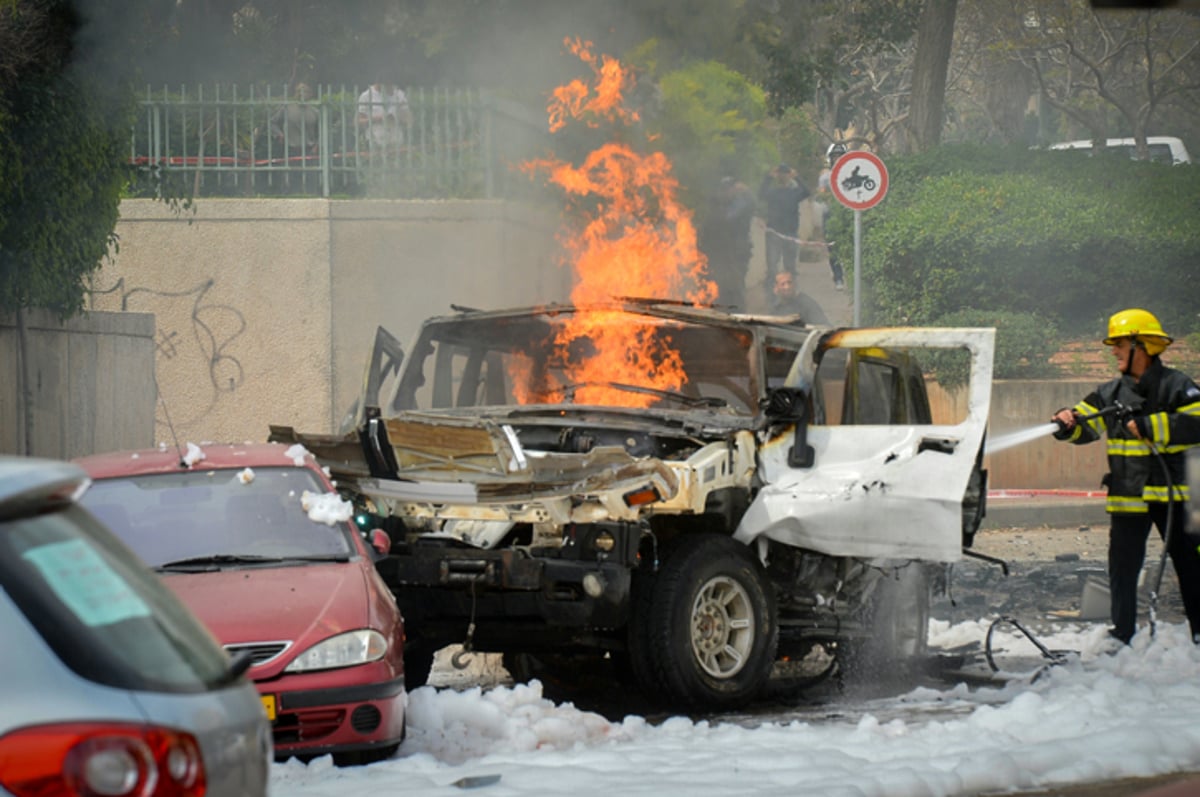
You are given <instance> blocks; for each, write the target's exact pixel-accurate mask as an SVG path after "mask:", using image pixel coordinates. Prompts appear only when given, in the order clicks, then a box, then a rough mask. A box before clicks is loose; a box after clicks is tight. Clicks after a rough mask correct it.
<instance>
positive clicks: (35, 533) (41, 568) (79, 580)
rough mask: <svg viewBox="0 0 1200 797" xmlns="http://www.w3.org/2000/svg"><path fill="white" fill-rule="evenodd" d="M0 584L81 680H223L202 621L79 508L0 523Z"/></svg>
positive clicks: (156, 683) (169, 687)
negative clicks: (201, 623)
mask: <svg viewBox="0 0 1200 797" xmlns="http://www.w3.org/2000/svg"><path fill="white" fill-rule="evenodd" d="M0 589H2V590H3V591H4V592H5V593H7V594H8V595H9V596H10V597H11V598H12V599H13V601H14V602H15V603H16V604H17V605H18V606H19V607H20V608H21V611H22V613H23V614H24V615H25V617H26V618H27V619H28V620H29V622H30V623H31V624H32V625H33V627H34V628H36V629H37V630H38V632H39V633H40V634H41V636H42V638H43V639H45V640H46V643H47V644H48V645H49V646H50V647H51V648H53V649H54V650H55V652H56V653H57V654H58V656H59V658H60V659H61V660H62V661H63V663H64V664H66V665H67V666H68V667H70V668H71V669H72V670H74V671H75V672H76V673H77V674H78V675H80V676H81V677H83V678H87V679H89V680H91V681H95V682H97V683H103V684H107V685H109V686H113V687H116V688H120V689H135V690H149V691H160V692H196V691H201V690H204V689H208V688H215V687H219V686H223V685H225V684H226V683H228V681H229V677H230V676H229V659H228V658H227V657H226V655H225V654H224V652H223V651H222V650H221V649H220V647H218V646H217V644H216V643H215V642H214V641H213V639H212V637H211V636H210V635H209V634H208V632H207V631H206V630H205V629H204V627H203V626H201V625H200V623H199V622H198V621H197V620H196V619H195V618H194V617H193V616H192V615H191V614H190V613H189V612H188V611H187V610H186V609H185V608H184V607H183V605H182V604H181V603H180V602H179V601H178V599H176V598H175V596H174V595H173V594H171V593H170V592H169V591H168V590H167V589H166V588H165V587H164V586H163V584H162V582H160V581H159V579H157V578H155V577H154V574H153V573H151V572H150V571H148V570H146V569H145V567H144V566H143V565H142V564H141V563H140V562H138V561H137V560H136V559H134V558H133V557H132V556H131V555H130V554H129V551H128V549H127V548H126V547H125V546H123V545H121V544H120V542H119V541H118V540H117V539H115V538H114V537H113V536H112V534H110V533H109V532H108V530H107V529H105V528H103V527H102V526H101V525H100V524H99V523H97V522H96V520H95V519H94V518H93V517H92V516H91V515H89V514H88V513H87V512H84V511H83V510H81V509H79V508H78V507H77V506H70V507H66V508H64V509H61V510H59V511H56V512H46V513H41V514H37V515H34V516H31V517H22V518H16V519H10V520H7V521H3V522H0ZM2 632H3V629H0V633H2Z"/></svg>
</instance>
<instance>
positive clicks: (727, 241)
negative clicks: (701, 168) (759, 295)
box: [699, 177, 758, 309]
mask: <svg viewBox="0 0 1200 797" xmlns="http://www.w3.org/2000/svg"><path fill="white" fill-rule="evenodd" d="M757 204H758V203H757V200H756V199H755V197H754V192H753V191H751V190H750V188H749V186H747V185H746V184H745V183H743V182H741V181H740V180H738V179H737V178H735V177H723V178H721V183H720V185H719V186H718V187H717V190H716V193H715V194H713V196H712V198H711V201H710V204H709V207H708V212H707V215H706V218H705V223H704V226H703V228H702V229H701V230H700V241H699V244H700V250H701V251H702V252H704V256H705V257H706V258H707V260H708V273H709V276H711V277H712V278H713V280H714V281H715V282H716V283H717V290H718V296H717V301H718V302H719V303H720V304H722V305H725V306H728V307H737V308H739V309H745V302H746V274H747V272H748V271H749V269H750V255H751V253H752V252H753V248H754V247H753V244H752V243H751V241H750V224H751V222H752V221H753V220H754V211H755V210H756V208H757Z"/></svg>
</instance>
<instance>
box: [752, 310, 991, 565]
mask: <svg viewBox="0 0 1200 797" xmlns="http://www.w3.org/2000/svg"><path fill="white" fill-rule="evenodd" d="M993 336H994V332H993V331H992V330H982V329H969V330H968V329H913V328H901V329H861V330H838V331H835V332H832V333H830V334H828V335H826V336H825V337H824V338H823V339H822V341H821V343H820V345H819V350H818V352H817V353H816V356H815V357H814V358H813V359H814V362H813V363H812V364H811V365H807V364H803V363H802V364H800V365H799V366H798V367H797V369H796V373H794V374H793V375H792V377H791V383H792V384H793V386H802V387H803V388H804V389H809V390H812V411H811V421H809V422H808V427H807V429H806V430H805V434H804V438H805V443H806V445H807V446H808V447H810V448H811V456H810V461H808V462H807V463H805V464H803V465H801V466H797V465H796V464H794V463H795V462H796V460H795V459H792V460H791V461H789V453H790V452H791V449H792V440H791V439H790V438H789V439H787V440H783V441H778V440H777V441H772V443H771V444H768V445H765V446H764V447H763V448H762V449H761V450H760V453H759V457H760V476H761V478H762V481H763V482H764V487H763V489H762V490H761V491H760V492H759V494H758V495H757V496H756V498H755V501H754V503H753V505H752V506H751V507H750V509H749V510H748V511H747V513H746V515H745V516H744V517H743V518H742V522H741V524H740V525H739V527H738V530H737V532H736V534H735V537H736V538H737V539H739V540H741V541H743V542H746V543H750V542H752V541H753V540H755V539H756V538H758V537H760V536H763V537H766V538H767V539H771V540H775V541H777V542H781V543H784V544H786V545H789V546H794V547H799V548H804V549H808V550H814V551H818V552H820V553H824V554H828V555H830V556H842V557H857V558H865V559H873V558H897V557H898V556H899V555H901V554H902V555H903V557H904V558H909V559H919V560H924V561H930V562H953V561H957V560H958V559H960V558H961V555H962V546H963V542H964V539H969V537H970V535H972V534H973V533H974V531H975V528H976V527H977V526H978V522H979V515H980V514H981V513H980V512H979V511H974V510H975V508H976V506H975V505H976V504H977V503H978V501H979V500H980V499H979V498H978V496H972V493H978V492H979V491H980V490H981V489H982V475H981V473H980V471H979V463H980V455H981V451H982V448H983V440H984V435H985V430H986V422H987V414H988V409H989V405H990V400H991V374H992V361H991V357H990V354H991V350H992V348H991V347H992V338H993ZM962 347H965V350H966V351H965V352H964V353H963V356H964V357H968V356H969V359H970V370H969V377H968V381H967V389H968V391H969V393H968V401H967V409H966V413H965V415H964V416H963V417H961V418H947V419H941V418H939V419H934V418H933V413H932V411H931V408H930V406H929V403H928V399H927V393H926V391H925V389H924V385H923V381H924V377H923V376H922V372H921V370H920V369H919V368H918V359H920V358H922V357H923V358H924V359H925V360H926V361H927V362H928V361H929V360H930V358H931V357H936V356H938V354H939V353H940V350H945V349H961V348H962ZM905 352H907V353H905ZM918 352H919V353H920V354H917V353H918ZM985 354H986V355H987V356H985ZM809 385H811V387H808V386H809ZM964 501H967V502H968V503H969V504H970V505H969V506H967V505H965V504H964ZM964 518H965V522H966V524H967V525H966V526H964Z"/></svg>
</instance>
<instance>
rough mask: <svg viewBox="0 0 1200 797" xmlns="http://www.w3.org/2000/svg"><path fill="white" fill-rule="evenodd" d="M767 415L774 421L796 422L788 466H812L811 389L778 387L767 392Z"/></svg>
mask: <svg viewBox="0 0 1200 797" xmlns="http://www.w3.org/2000/svg"><path fill="white" fill-rule="evenodd" d="M764 411H765V413H766V416H767V418H768V419H770V420H771V421H772V422H774V423H794V424H795V425H796V432H795V437H794V438H793V439H792V447H791V448H790V449H788V467H791V468H811V467H812V466H813V461H814V459H815V452H814V451H813V447H812V446H810V445H809V444H808V420H809V391H808V390H807V389H806V388H800V387H777V388H775V389H774V390H772V391H771V392H770V393H768V394H767V402H766V407H765V408H764Z"/></svg>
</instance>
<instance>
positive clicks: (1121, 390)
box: [1054, 357, 1200, 513]
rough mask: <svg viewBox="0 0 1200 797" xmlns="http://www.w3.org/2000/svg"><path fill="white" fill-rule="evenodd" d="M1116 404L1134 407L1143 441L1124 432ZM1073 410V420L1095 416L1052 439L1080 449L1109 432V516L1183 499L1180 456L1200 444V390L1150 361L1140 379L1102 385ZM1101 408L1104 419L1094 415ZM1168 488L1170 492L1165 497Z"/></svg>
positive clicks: (1184, 485)
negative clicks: (1064, 441) (1149, 502)
mask: <svg viewBox="0 0 1200 797" xmlns="http://www.w3.org/2000/svg"><path fill="white" fill-rule="evenodd" d="M1118 403H1119V404H1121V405H1124V406H1125V407H1129V408H1133V419H1134V420H1135V421H1137V424H1138V430H1139V431H1141V433H1142V435H1143V436H1144V437H1145V440H1139V439H1138V438H1136V437H1135V436H1134V435H1132V434H1130V432H1129V430H1128V429H1127V428H1126V426H1125V424H1126V422H1127V421H1128V420H1129V415H1127V414H1126V415H1122V413H1120V412H1113V411H1112V409H1113V408H1114V407H1116V406H1117V405H1118ZM1072 409H1073V410H1074V411H1075V412H1076V413H1077V414H1078V415H1081V416H1084V417H1087V416H1096V417H1092V418H1090V419H1089V420H1087V421H1085V422H1083V423H1077V424H1075V426H1074V427H1073V428H1072V429H1071V430H1070V431H1060V432H1057V433H1056V434H1055V435H1054V436H1055V437H1057V438H1058V439H1060V440H1067V441H1069V442H1072V443H1077V444H1083V443H1091V442H1094V441H1096V440H1099V439H1100V438H1101V437H1103V436H1104V433H1105V432H1107V433H1108V468H1109V473H1108V476H1106V477H1105V483H1106V484H1107V485H1108V500H1107V501H1106V502H1105V508H1106V509H1107V510H1108V511H1109V512H1125V513H1127V512H1145V511H1146V510H1147V507H1146V502H1147V501H1168V500H1171V498H1172V497H1173V498H1174V500H1176V501H1186V500H1187V499H1188V487H1187V475H1186V472H1185V467H1186V466H1185V454H1184V452H1185V451H1187V449H1189V448H1191V447H1192V446H1195V445H1197V444H1200V387H1197V386H1196V383H1195V382H1193V381H1192V380H1191V378H1189V377H1188V376H1187V375H1186V374H1184V373H1182V372H1180V371H1176V370H1175V369H1173V368H1168V367H1166V366H1165V365H1163V364H1162V362H1160V361H1159V359H1158V358H1157V357H1155V358H1154V360H1153V361H1152V362H1151V364H1150V366H1149V367H1148V368H1147V369H1146V371H1145V372H1144V373H1143V374H1142V376H1141V378H1140V379H1138V380H1136V381H1135V380H1134V379H1133V377H1130V376H1122V377H1119V378H1117V379H1113V380H1112V381H1111V382H1106V383H1104V384H1103V385H1101V386H1100V387H1098V388H1096V390H1095V391H1094V392H1092V393H1090V394H1088V395H1087V396H1086V397H1085V398H1084V399H1083V401H1081V402H1079V403H1078V404H1076V405H1075V406H1074V407H1072ZM1106 409H1107V410H1109V414H1107V415H1104V416H1097V413H1099V412H1101V411H1103V410H1106ZM1151 444H1153V446H1154V449H1155V450H1156V451H1157V452H1158V453H1159V454H1160V455H1161V462H1162V464H1160V463H1159V458H1158V457H1156V456H1155V455H1154V452H1153V451H1151V448H1150V445H1151ZM1163 465H1165V466H1166V468H1165V471H1164V467H1163ZM1168 472H1169V473H1170V481H1169V482H1168V476H1167V473H1168ZM1168 485H1170V486H1172V487H1173V491H1172V492H1171V493H1170V494H1168Z"/></svg>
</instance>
